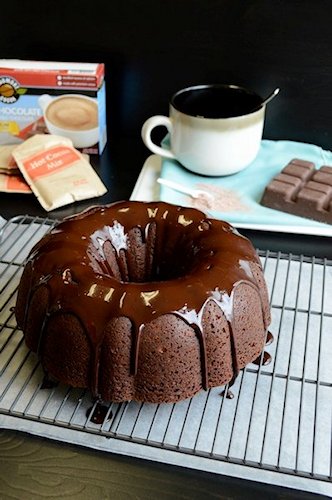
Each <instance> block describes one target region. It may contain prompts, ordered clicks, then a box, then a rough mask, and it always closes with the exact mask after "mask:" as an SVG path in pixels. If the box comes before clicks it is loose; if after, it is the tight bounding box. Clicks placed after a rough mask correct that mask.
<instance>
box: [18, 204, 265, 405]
mask: <svg viewBox="0 0 332 500" xmlns="http://www.w3.org/2000/svg"><path fill="white" fill-rule="evenodd" d="M15 313H16V318H17V322H18V325H19V326H20V327H21V328H22V329H23V331H24V335H25V340H26V343H27V345H28V347H29V348H30V349H31V350H33V351H35V352H37V353H38V355H39V356H40V359H41V363H42V366H43V368H44V370H45V372H46V373H47V374H49V375H50V376H52V377H53V378H55V379H57V380H60V381H61V382H64V383H66V384H68V385H71V386H74V387H86V388H89V389H90V390H91V391H92V393H93V395H94V396H98V397H100V398H102V399H103V400H105V401H117V402H120V401H129V400H137V401H150V402H154V403H162V402H176V401H180V400H182V399H185V398H188V397H191V396H193V395H194V394H195V393H197V392H198V391H199V390H201V389H202V388H203V389H208V388H210V387H215V386H220V385H224V384H226V383H228V382H230V381H231V380H232V379H233V378H234V377H235V376H236V375H237V373H238V371H239V370H240V369H242V368H243V367H244V366H246V364H248V363H249V362H251V361H253V360H255V359H256V358H257V356H259V354H260V353H261V352H262V350H263V348H264V343H265V338H266V331H267V327H268V325H269V323H270V308H269V301H268V293H267V288H266V284H265V280H264V277H263V272H262V268H261V265H260V262H259V259H258V257H257V255H256V253H255V250H254V248H253V247H252V245H251V243H250V242H249V241H248V240H247V239H246V238H244V237H242V236H241V235H239V234H238V233H237V231H235V230H234V229H233V228H232V227H231V226H230V225H229V224H227V223H225V222H221V221H216V220H211V219H208V218H206V216H205V215H204V214H203V213H202V212H200V211H198V210H196V209H192V208H181V207H176V206H174V205H170V204H167V203H163V202H156V203H143V202H119V203H115V204H113V205H109V206H106V207H94V208H92V209H90V210H88V211H86V212H83V213H82V214H79V215H78V216H74V217H71V218H69V219H66V220H65V221H63V222H62V223H61V224H59V225H58V226H56V227H55V228H54V229H53V230H52V231H51V232H50V233H49V234H48V235H46V236H45V237H44V238H42V240H41V241H40V242H39V243H38V244H37V245H36V246H35V247H34V248H33V249H32V251H31V253H30V256H29V258H28V261H27V263H26V266H25V269H24V272H23V275H22V278H21V282H20V285H19V291H18V298H17V304H16V308H15Z"/></svg>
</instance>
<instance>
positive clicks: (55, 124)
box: [39, 94, 99, 148]
mask: <svg viewBox="0 0 332 500" xmlns="http://www.w3.org/2000/svg"><path fill="white" fill-rule="evenodd" d="M39 105H40V107H41V109H42V111H43V116H44V121H45V124H46V126H47V128H48V131H49V132H50V133H51V134H55V135H61V136H62V137H67V138H68V139H71V141H72V142H73V145H74V146H75V147H76V148H88V147H91V146H93V145H94V144H96V143H97V142H98V140H99V127H98V106H97V102H96V101H95V100H94V99H92V98H90V97H87V96H85V95H80V94H64V95H61V96H59V97H51V96H50V95H48V94H43V95H41V96H40V98H39Z"/></svg>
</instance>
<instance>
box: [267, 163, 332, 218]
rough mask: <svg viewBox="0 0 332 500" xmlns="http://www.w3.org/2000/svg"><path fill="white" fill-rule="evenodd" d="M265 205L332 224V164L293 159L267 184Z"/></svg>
mask: <svg viewBox="0 0 332 500" xmlns="http://www.w3.org/2000/svg"><path fill="white" fill-rule="evenodd" d="M261 205H264V206H265V207H269V208H273V209H275V210H280V211H281V212H287V213H290V214H293V215H299V216H300V217H306V218H307V219H312V220H317V221H319V222H325V223H327V224H332V167H330V166H327V165H324V166H322V167H320V168H319V169H318V170H316V168H315V165H314V163H312V162H309V161H305V160H299V159H294V160H292V161H291V162H289V163H288V165H286V167H284V168H283V169H282V170H281V172H280V173H279V174H278V175H276V176H275V177H274V178H273V179H272V181H271V182H270V183H269V184H268V185H267V186H266V188H265V191H264V194H263V197H262V200H261Z"/></svg>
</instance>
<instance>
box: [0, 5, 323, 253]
mask: <svg viewBox="0 0 332 500" xmlns="http://www.w3.org/2000/svg"><path fill="white" fill-rule="evenodd" d="M0 26H1V31H0V37H1V38H0V40H1V43H0V58H20V59H39V60H59V61H83V62H84V61H85V62H104V63H105V66H106V83H107V117H108V145H107V148H106V150H105V152H104V153H103V155H102V157H101V158H98V157H94V158H92V159H91V161H92V163H93V165H94V166H95V168H96V170H97V172H98V173H99V175H100V176H101V178H102V180H103V181H104V183H105V184H106V185H107V187H108V193H107V194H106V195H104V196H103V197H101V198H98V199H94V200H86V201H83V202H77V203H74V204H72V205H68V206H66V207H63V208H61V209H58V210H53V211H52V212H49V213H48V214H46V212H45V211H44V210H43V209H42V208H41V206H40V205H39V203H38V201H37V200H36V198H35V197H34V196H33V195H13V194H7V193H1V194H0V214H1V215H2V216H3V217H5V218H9V217H11V216H13V215H20V214H23V213H28V214H30V215H41V216H43V217H45V216H46V215H48V216H49V217H51V218H57V219H60V218H62V217H63V216H66V215H71V214H74V213H77V212H79V211H81V210H83V209H85V208H87V207H88V206H90V205H91V204H96V203H109V202H113V201H116V200H120V199H128V198H129V197H130V194H131V192H132V189H133V187H134V185H135V182H136V179H137V176H138V174H139V172H140V170H141V168H142V165H143V163H144V160H145V159H146V158H147V157H148V156H149V155H150V151H149V150H148V149H147V148H146V147H145V146H144V144H143V142H142V140H141V127H142V125H143V123H144V121H145V120H146V119H147V118H148V117H149V116H151V115H155V114H168V101H169V98H170V96H171V95H172V94H173V93H174V92H175V91H177V90H178V89H180V88H183V87H185V86H188V85H195V84H201V83H233V84H238V85H243V86H247V87H249V88H251V89H252V90H254V91H256V92H257V93H259V94H261V95H262V96H266V95H268V94H269V93H270V92H271V91H272V90H273V89H274V88H275V87H280V89H281V91H280V94H279V95H278V97H277V98H276V99H275V100H274V101H273V102H272V103H270V104H269V105H268V107H267V113H266V120H265V129H264V137H265V138H268V139H276V140H278V139H289V140H294V141H303V142H309V143H313V144H317V145H319V146H322V147H323V148H325V149H331V143H332V131H331V114H332V56H331V54H332V28H331V26H332V0H251V1H245V0H168V1H167V0H122V1H119V0H110V1H106V0H94V1H93V0H90V1H87V0H81V1H73V0H71V1H70V0H67V1H65V0H57V1H54V0H51V1H47V2H46V1H45V0H44V1H40V0H35V1H32V2H24V1H22V0H21V1H20V0H17V1H16V2H15V3H8V2H7V3H6V4H5V5H4V6H3V7H2V8H1V20H0ZM164 134H165V129H158V130H156V131H154V139H155V140H159V139H161V138H162V137H163V135H164ZM253 182H254V179H253ZM285 239H286V238H285V237H284V238H281V239H280V236H279V235H273V236H271V238H270V240H269V241H270V242H269V245H270V249H283V250H286V247H285V245H284V243H285ZM291 239H292V238H291V236H287V249H288V251H293V247H294V245H293V243H291V244H290V242H291ZM293 239H294V244H295V246H296V245H297V237H296V236H295V237H293ZM261 240H262V238H261V232H259V233H258V234H257V235H255V242H256V244H257V245H259V246H260V247H261V248H263V247H265V246H266V244H265V243H264V242H262V241H261ZM326 241H327V244H326V246H327V247H329V246H330V243H329V240H326ZM314 246H315V248H317V245H316V244H315V245H314ZM320 246H321V245H320ZM323 253H324V255H326V250H325V249H324V250H323Z"/></svg>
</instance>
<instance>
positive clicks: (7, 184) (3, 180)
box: [0, 174, 32, 194]
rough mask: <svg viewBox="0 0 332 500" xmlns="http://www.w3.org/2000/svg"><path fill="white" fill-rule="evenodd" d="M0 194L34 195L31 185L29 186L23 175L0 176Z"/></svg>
mask: <svg viewBox="0 0 332 500" xmlns="http://www.w3.org/2000/svg"><path fill="white" fill-rule="evenodd" d="M0 192H1V193H21V194H29V193H32V191H31V189H30V187H29V184H27V183H26V182H25V180H24V178H23V177H22V175H7V174H0Z"/></svg>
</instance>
